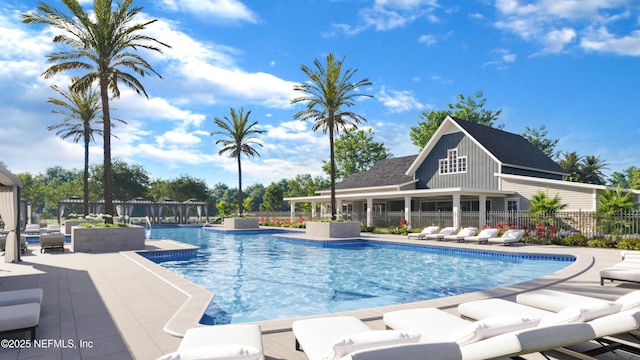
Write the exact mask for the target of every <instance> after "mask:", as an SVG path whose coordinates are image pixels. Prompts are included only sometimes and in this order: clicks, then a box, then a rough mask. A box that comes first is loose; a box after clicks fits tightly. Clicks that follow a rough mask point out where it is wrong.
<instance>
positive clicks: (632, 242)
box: [616, 238, 640, 250]
mask: <svg viewBox="0 0 640 360" xmlns="http://www.w3.org/2000/svg"><path fill="white" fill-rule="evenodd" d="M616 247H617V248H618V249H622V250H640V238H626V239H621V240H618V242H617V243H616Z"/></svg>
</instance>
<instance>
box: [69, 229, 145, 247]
mask: <svg viewBox="0 0 640 360" xmlns="http://www.w3.org/2000/svg"><path fill="white" fill-rule="evenodd" d="M144 236H145V235H144V227H142V226H128V227H108V228H98V227H96V228H81V227H77V226H74V227H72V228H71V250H73V251H74V252H89V253H91V252H117V251H129V250H143V249H144Z"/></svg>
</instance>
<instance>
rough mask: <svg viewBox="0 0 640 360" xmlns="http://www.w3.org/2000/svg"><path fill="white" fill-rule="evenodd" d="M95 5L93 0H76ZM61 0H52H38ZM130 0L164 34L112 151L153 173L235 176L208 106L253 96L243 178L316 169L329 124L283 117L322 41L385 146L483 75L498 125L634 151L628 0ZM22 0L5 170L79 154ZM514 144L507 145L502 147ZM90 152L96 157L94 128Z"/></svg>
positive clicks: (4, 69)
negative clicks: (254, 138) (250, 152)
mask: <svg viewBox="0 0 640 360" xmlns="http://www.w3.org/2000/svg"><path fill="white" fill-rule="evenodd" d="M81 2H82V3H83V4H85V6H86V7H87V8H88V9H90V8H92V5H91V1H86V0H85V1H81ZM47 3H50V4H52V5H54V6H56V7H58V8H60V9H62V8H63V5H62V3H61V2H60V1H58V0H50V1H47ZM450 3H451V2H445V1H438V0H334V1H329V0H271V1H264V0H251V1H249V0H245V1H240V0H155V1H146V0H136V1H135V3H134V5H136V6H141V7H143V13H142V16H141V18H140V20H141V21H142V20H147V19H159V22H157V23H155V24H154V25H153V26H151V27H150V28H149V31H148V34H149V35H152V36H154V37H156V38H157V39H159V40H161V41H163V42H165V43H168V44H169V45H171V46H172V48H171V49H166V50H165V51H164V53H163V54H151V53H143V56H145V57H146V58H147V59H148V60H149V61H150V62H151V64H152V65H153V67H154V68H155V69H156V70H157V71H158V72H160V73H161V74H162V76H163V79H159V78H157V77H149V78H144V79H142V83H143V84H144V86H145V88H146V90H147V92H148V93H149V96H150V98H149V99H148V100H147V99H146V98H145V97H143V96H138V95H135V94H133V93H132V92H131V91H130V90H125V89H124V88H123V92H122V97H121V98H120V99H117V100H114V101H113V102H112V107H113V108H114V109H115V110H114V111H113V116H115V117H117V118H120V119H123V120H126V121H127V122H128V125H126V126H120V127H119V128H117V129H116V130H115V134H116V135H117V136H118V139H114V140H113V141H112V154H113V156H114V157H117V158H118V159H120V160H123V161H126V162H127V163H130V164H139V165H142V166H143V167H144V168H145V169H146V170H147V171H148V172H149V173H150V175H151V177H152V178H153V179H156V178H162V179H172V178H176V177H178V176H180V175H182V174H188V175H190V176H193V177H196V178H200V179H204V180H205V181H206V182H207V183H208V184H209V185H210V186H213V185H214V184H216V183H218V182H223V183H226V184H227V185H229V186H231V187H237V164H236V162H235V161H234V160H233V159H229V158H228V157H227V156H226V155H225V156H219V155H218V150H219V148H218V147H217V146H216V145H215V144H214V142H215V139H216V138H213V137H211V136H209V133H210V132H211V131H215V130H216V128H215V127H214V123H213V118H214V117H220V118H222V117H223V116H225V115H228V114H229V108H230V107H235V108H240V107H243V108H244V109H245V110H251V111H252V113H251V117H250V119H251V120H254V121H258V123H259V125H260V128H261V129H263V130H265V133H264V136H263V141H264V147H263V148H259V149H258V150H259V153H260V155H261V156H260V157H255V158H251V159H247V158H243V160H242V163H243V185H244V186H248V185H252V184H255V183H262V184H264V185H265V186H266V185H268V184H270V183H271V182H272V181H278V180H280V179H282V178H287V179H290V178H293V177H295V176H296V175H298V174H306V173H309V174H312V175H313V176H317V175H324V173H323V172H322V170H321V166H322V161H323V160H327V159H328V157H329V155H328V154H329V145H328V144H329V141H328V137H327V136H326V135H324V134H322V132H318V133H313V132H311V124H310V123H304V122H300V121H296V120H293V114H294V113H295V112H297V111H299V110H300V109H301V107H299V105H296V106H292V105H291V99H293V98H294V97H295V96H296V94H295V92H294V91H293V86H294V85H295V84H296V83H299V82H302V81H305V80H306V79H305V77H304V74H303V73H302V72H301V71H300V66H301V65H303V64H306V65H309V66H311V65H312V64H313V61H314V60H315V59H323V58H324V57H325V56H326V54H327V53H330V52H332V53H334V54H336V55H337V56H339V57H342V56H346V60H345V66H346V67H347V68H354V69H358V72H357V74H356V77H355V78H356V79H358V80H359V79H362V78H365V77H366V78H369V80H370V81H371V82H372V83H373V85H372V86H370V87H368V88H366V89H361V90H362V91H363V92H364V93H367V94H370V95H373V98H371V99H363V100H362V101H358V104H357V106H356V107H355V108H353V110H354V111H356V112H358V113H359V114H361V115H363V116H364V117H365V118H366V119H367V120H368V122H367V123H365V124H363V125H362V127H363V128H371V129H373V131H374V132H375V140H376V141H378V142H382V143H384V144H385V146H386V147H387V148H388V149H389V150H390V152H391V153H392V154H393V155H394V156H403V155H410V154H416V153H418V152H419V149H418V148H417V147H416V146H414V145H413V144H412V143H411V140H410V138H409V130H410V127H411V126H415V125H416V124H417V123H418V121H420V118H419V114H420V113H421V112H423V111H427V112H428V111H431V110H444V109H446V106H447V104H449V103H455V102H456V101H457V94H460V93H462V94H465V95H470V94H473V93H474V92H475V91H477V90H483V91H484V94H485V98H486V99H487V104H486V107H487V108H489V109H502V110H503V113H502V115H501V116H500V119H499V121H498V123H499V124H504V130H506V131H509V132H513V133H518V134H521V133H522V132H524V128H525V126H529V127H538V126H540V125H545V126H546V128H547V130H548V131H549V134H548V135H549V137H551V138H558V139H560V141H559V144H558V147H557V150H561V151H566V152H571V151H576V152H578V153H579V154H581V155H600V156H601V158H602V159H603V160H605V161H606V162H607V163H608V164H609V166H608V170H607V173H610V172H612V171H621V170H622V169H625V168H628V167H629V166H640V142H639V141H638V139H639V138H640V121H639V115H640V4H639V3H638V2H637V1H635V0H581V1H577V0H493V1H490V0H468V1H463V2H455V3H456V5H450ZM36 4H37V2H36V1H31V0H20V1H7V0H0V9H1V12H0V45H1V48H2V49H3V51H2V53H1V54H0V62H1V66H0V84H2V86H0V114H1V115H0V154H1V155H0V160H1V161H3V162H4V163H5V164H6V165H7V166H8V168H9V169H10V170H11V171H13V172H15V173H21V172H30V173H33V174H37V173H41V172H44V171H45V170H46V169H47V168H48V167H51V166H57V165H59V166H62V167H64V168H67V169H73V168H75V169H81V168H82V166H83V165H82V164H83V150H82V145H81V144H74V143H73V142H71V141H63V140H61V139H59V138H57V137H56V136H55V133H54V132H50V131H48V130H47V126H49V125H52V124H57V123H59V122H60V121H61V120H62V118H61V116H60V115H57V114H52V113H51V110H53V107H52V106H51V105H50V104H48V103H47V102H46V100H47V98H48V97H50V96H54V93H53V92H52V90H51V89H50V88H49V85H50V84H52V83H56V84H59V85H60V86H65V87H66V86H67V84H68V82H69V79H70V76H71V74H64V75H60V76H56V77H55V78H53V79H49V80H45V79H43V78H42V77H41V76H40V75H41V74H42V72H43V71H44V70H45V69H46V68H47V66H48V64H47V63H46V58H45V55H46V54H47V53H49V52H51V51H52V50H54V48H53V47H52V41H51V40H52V38H53V33H52V31H51V29H47V28H46V27H42V26H35V25H24V24H22V23H21V22H20V14H22V13H24V12H26V11H29V10H33V9H35V6H36ZM514 151H517V149H514ZM90 154H91V155H90V156H91V162H92V163H100V162H101V161H102V160H101V159H102V143H101V141H98V142H97V143H96V144H93V145H92V148H91V152H90Z"/></svg>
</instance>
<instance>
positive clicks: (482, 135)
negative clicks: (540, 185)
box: [452, 118, 566, 174]
mask: <svg viewBox="0 0 640 360" xmlns="http://www.w3.org/2000/svg"><path fill="white" fill-rule="evenodd" d="M452 119H453V120H454V121H455V122H456V123H458V125H460V127H462V128H463V129H464V130H465V131H466V132H467V133H469V135H471V136H472V137H473V138H475V139H476V140H477V141H478V142H479V143H480V144H482V145H483V146H484V147H485V148H486V149H487V150H488V151H489V152H490V153H491V154H493V156H495V157H496V158H497V159H498V160H499V161H500V162H502V163H503V164H504V165H513V166H516V167H523V168H529V169H538V170H542V171H547V172H555V173H561V174H564V173H566V171H565V170H564V169H563V168H562V167H561V166H560V165H558V164H557V163H556V162H555V161H553V160H551V158H549V157H548V156H547V155H546V154H545V153H543V152H542V150H540V149H538V148H537V147H536V146H535V145H533V144H532V143H530V142H529V141H528V140H527V139H525V138H524V137H522V136H520V135H517V134H512V133H509V132H506V131H502V130H499V129H495V128H492V127H489V126H485V125H480V124H476V123H472V122H469V121H465V120H461V119H456V118H452Z"/></svg>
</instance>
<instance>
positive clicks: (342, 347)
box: [324, 330, 420, 360]
mask: <svg viewBox="0 0 640 360" xmlns="http://www.w3.org/2000/svg"><path fill="white" fill-rule="evenodd" d="M418 340H420V334H418V333H415V332H412V331H401V330H371V331H365V332H361V333H357V334H351V335H347V336H343V337H341V338H339V339H337V340H336V341H335V342H334V344H333V347H332V349H330V350H329V352H328V353H327V354H326V355H325V356H324V359H326V360H333V359H340V358H341V357H343V356H345V355H348V354H350V353H352V352H355V351H360V350H366V349H373V348H378V347H383V346H390V345H400V344H412V343H416V342H418Z"/></svg>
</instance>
